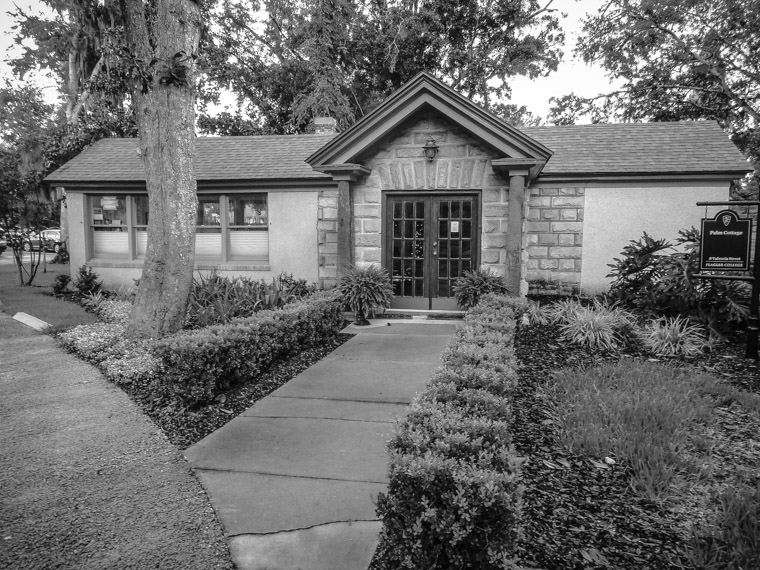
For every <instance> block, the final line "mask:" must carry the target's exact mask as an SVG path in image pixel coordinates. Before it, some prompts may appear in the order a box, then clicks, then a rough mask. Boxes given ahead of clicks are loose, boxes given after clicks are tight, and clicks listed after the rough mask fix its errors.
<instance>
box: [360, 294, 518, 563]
mask: <svg viewBox="0 0 760 570" xmlns="http://www.w3.org/2000/svg"><path fill="white" fill-rule="evenodd" d="M525 307H526V305H525V304H524V303H523V302H522V301H520V300H518V299H512V298H509V297H501V296H495V295H486V296H484V297H483V298H481V300H480V302H479V304H478V305H477V306H476V307H474V308H473V309H471V310H470V311H469V312H468V313H467V315H466V316H465V323H464V326H463V327H461V328H460V329H459V330H458V331H457V334H456V337H455V339H454V341H453V342H452V343H451V344H450V345H449V346H448V347H447V349H446V351H445V352H444V354H443V357H442V359H443V366H442V368H440V369H439V370H438V371H436V373H435V374H434V375H433V377H432V379H431V380H430V382H429V384H428V387H427V389H426V390H425V392H423V393H422V394H420V395H419V396H418V397H417V398H416V399H415V401H414V402H413V403H412V406H411V409H410V411H409V414H408V415H407V416H406V418H405V419H404V420H403V421H402V422H400V423H399V425H398V426H397V428H396V433H395V435H394V437H393V439H392V440H391V442H390V444H389V448H390V452H391V458H390V468H389V472H390V482H389V485H388V491H387V492H386V493H381V494H380V495H379V497H378V502H377V512H378V515H379V516H380V518H381V519H382V520H383V530H382V533H381V536H380V544H379V545H378V549H377V552H376V555H375V560H374V564H373V568H374V569H377V570H381V569H382V570H391V569H394V570H395V569H398V568H409V569H420V570H422V569H425V570H431V569H436V568H440V569H444V568H445V569H450V568H478V569H497V568H508V567H510V566H511V564H512V561H513V559H514V549H515V542H516V532H517V531H516V529H517V514H518V507H519V489H518V485H517V478H518V471H519V462H518V461H517V458H516V456H515V455H514V452H513V450H512V446H511V437H510V432H509V422H510V418H511V397H510V394H511V391H512V389H513V388H514V387H515V385H516V382H517V374H516V369H515V367H516V361H515V356H514V335H515V327H516V321H517V319H518V318H519V317H521V316H522V313H523V312H524V310H525Z"/></svg>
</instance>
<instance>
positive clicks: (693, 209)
mask: <svg viewBox="0 0 760 570" xmlns="http://www.w3.org/2000/svg"><path fill="white" fill-rule="evenodd" d="M728 197H729V191H728V184H723V185H719V184H716V185H672V186H671V185H663V186H657V187H652V188H641V187H607V188H591V187H590V188H586V190H585V205H584V213H583V258H582V270H581V290H583V291H584V292H589V293H593V292H598V291H601V290H605V289H607V287H608V286H609V282H610V280H609V279H608V278H606V277H605V275H607V274H608V273H609V269H610V268H609V267H607V264H609V263H612V262H613V259H614V258H616V257H620V252H621V251H622V250H623V248H624V247H625V246H626V245H627V244H628V242H630V241H631V240H638V239H639V238H640V237H641V235H642V233H643V232H645V231H646V232H647V234H649V235H650V236H652V237H654V238H666V239H668V240H671V241H673V240H675V238H676V237H678V231H679V230H681V229H685V228H690V227H691V226H694V227H696V228H699V226H700V219H701V218H702V217H703V216H704V212H705V210H704V208H698V207H697V206H696V202H699V201H720V200H728Z"/></svg>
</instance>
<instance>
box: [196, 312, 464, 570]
mask: <svg viewBox="0 0 760 570" xmlns="http://www.w3.org/2000/svg"><path fill="white" fill-rule="evenodd" d="M349 328H350V329H351V330H348V331H347V332H356V333H359V334H357V336H355V337H354V338H353V339H351V340H349V341H348V342H347V343H345V344H344V345H342V346H341V347H340V348H338V349H336V350H335V352H333V353H332V354H330V355H329V356H328V357H327V358H325V359H323V360H322V361H321V362H319V363H317V364H315V365H314V366H312V367H311V368H309V369H308V370H306V371H305V372H303V373H302V374H300V375H299V376H297V377H296V378H294V379H293V380H292V381H290V382H288V383H287V384H286V385H284V386H282V387H281V388H280V389H278V390H277V391H275V392H273V393H272V394H271V395H270V396H268V397H266V398H264V399H262V400H260V401H259V402H257V403H256V404H255V405H254V406H253V407H251V408H250V409H249V410H247V411H246V412H245V413H243V414H242V415H241V416H239V417H237V418H235V419H234V420H233V421H231V422H230V423H229V424H227V425H226V426H224V427H223V428H221V429H219V430H217V431H216V432H214V433H212V434H211V435H209V436H208V437H206V438H205V439H203V440H202V441H200V442H198V443H197V444H196V445H194V446H192V447H190V448H189V449H188V450H187V451H186V452H185V455H186V457H187V459H188V461H189V462H190V464H191V466H192V467H193V469H194V470H195V473H196V475H197V476H198V477H199V479H200V480H201V482H202V484H203V485H204V487H205V488H206V490H207V492H208V494H209V497H210V498H211V502H212V505H213V506H214V509H215V511H216V513H217V516H218V517H219V519H220V521H221V522H222V525H223V526H224V529H225V532H226V534H227V536H228V539H229V544H230V550H231V553H232V557H233V561H234V563H235V564H236V566H237V568H239V569H240V570H265V569H266V570H279V569H282V570H285V569H287V570H297V569H300V570H342V569H346V570H361V569H364V568H366V567H367V565H368V564H369V562H370V560H371V559H372V555H373V553H374V550H375V547H376V545H377V538H378V533H379V531H380V522H379V521H378V520H377V517H376V515H375V506H374V502H373V498H374V497H376V496H377V494H378V492H380V491H382V490H384V489H385V487H386V484H387V481H388V479H387V468H388V456H387V450H386V445H387V441H388V439H389V437H390V436H391V434H392V432H393V428H394V424H395V422H396V419H397V418H400V417H402V416H403V415H404V413H405V410H406V407H407V405H408V404H409V402H410V401H411V399H412V398H413V397H414V394H415V393H417V392H418V391H420V390H421V389H422V388H423V387H424V385H425V383H426V382H427V380H428V379H429V378H430V376H431V374H432V372H433V370H434V369H435V368H436V367H437V366H438V365H439V362H440V354H441V352H442V351H443V349H444V347H445V345H446V344H447V343H448V341H449V339H450V338H451V336H452V335H453V333H454V330H455V328H456V327H455V324H454V323H453V322H450V321H449V322H443V321H438V322H435V321H418V320H414V321H398V320H396V321H388V322H387V323H383V322H381V323H379V325H373V326H371V327H349Z"/></svg>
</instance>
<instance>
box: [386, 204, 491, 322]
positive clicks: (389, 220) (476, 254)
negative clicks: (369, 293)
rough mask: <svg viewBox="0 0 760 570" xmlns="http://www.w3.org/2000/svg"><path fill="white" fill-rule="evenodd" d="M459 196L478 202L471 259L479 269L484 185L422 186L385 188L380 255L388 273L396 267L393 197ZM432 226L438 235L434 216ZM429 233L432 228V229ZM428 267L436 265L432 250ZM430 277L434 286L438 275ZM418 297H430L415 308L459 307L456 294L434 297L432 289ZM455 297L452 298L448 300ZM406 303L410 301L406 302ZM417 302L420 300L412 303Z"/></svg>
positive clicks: (428, 239) (472, 266) (472, 265)
mask: <svg viewBox="0 0 760 570" xmlns="http://www.w3.org/2000/svg"><path fill="white" fill-rule="evenodd" d="M445 197H450V198H458V197H466V198H473V201H474V204H473V217H472V219H473V222H474V224H475V226H476V227H475V231H474V232H473V235H472V238H471V239H472V245H471V248H470V252H471V253H470V255H471V256H472V257H471V260H472V263H471V266H470V267H471V269H477V268H478V267H480V253H481V252H480V239H481V236H480V234H481V232H482V231H483V228H482V220H483V217H482V216H483V212H482V202H483V201H482V191H481V190H480V189H478V190H471V189H467V190H464V189H463V190H458V189H454V190H452V189H448V190H425V189H419V190H411V189H409V190H386V191H384V192H383V199H382V204H381V206H382V207H381V214H380V215H381V220H382V229H383V234H382V236H383V237H382V240H381V253H380V258H381V259H382V266H383V268H385V269H386V270H387V271H388V274H389V275H391V274H392V270H393V261H392V254H391V245H392V240H393V216H392V215H391V214H390V212H391V210H390V208H389V207H388V204H389V203H390V199H391V198H410V199H414V198H445ZM435 219H437V213H436V214H435ZM430 225H431V228H430V231H433V232H434V233H435V234H436V236H437V232H438V228H437V226H436V224H434V223H432V220H431V224H430ZM428 236H429V232H428ZM426 241H432V239H431V238H429V237H426ZM429 251H430V248H429V247H426V252H429ZM425 265H426V270H428V271H429V270H430V268H433V266H434V260H433V259H432V256H431V255H430V254H429V253H426V260H425ZM426 280H427V281H428V283H427V284H426V285H427V286H428V287H432V286H433V282H434V279H433V278H432V276H431V275H427V276H426ZM394 299H402V297H395V296H394ZM414 299H420V300H422V299H426V300H427V303H424V302H421V303H420V304H421V305H425V306H424V307H414V308H413V309H414V310H446V311H456V310H458V308H457V306H456V301H454V298H453V297H433V296H432V294H431V291H430V290H429V291H428V295H427V297H414ZM436 299H440V300H441V301H439V302H437V303H436ZM449 299H451V301H448V300H449ZM403 304H404V305H406V304H409V303H403ZM412 304H416V303H412ZM393 308H399V309H412V307H411V306H409V307H407V306H396V307H393Z"/></svg>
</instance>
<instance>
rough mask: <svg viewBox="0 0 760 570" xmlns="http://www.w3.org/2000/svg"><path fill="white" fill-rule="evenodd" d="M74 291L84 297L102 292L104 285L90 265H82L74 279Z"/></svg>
mask: <svg viewBox="0 0 760 570" xmlns="http://www.w3.org/2000/svg"><path fill="white" fill-rule="evenodd" d="M73 285H74V289H76V290H77V292H78V293H79V294H80V295H81V296H82V297H84V296H86V295H91V294H93V293H97V292H99V291H100V289H101V287H102V285H103V283H102V282H101V281H100V280H98V274H97V273H95V272H94V271H93V270H92V267H90V266H89V265H82V266H81V267H80V268H79V269H78V270H77V275H76V277H74V283H73Z"/></svg>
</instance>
